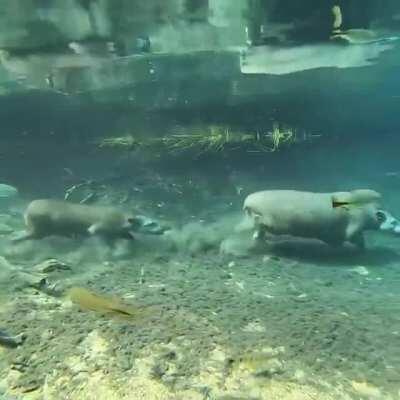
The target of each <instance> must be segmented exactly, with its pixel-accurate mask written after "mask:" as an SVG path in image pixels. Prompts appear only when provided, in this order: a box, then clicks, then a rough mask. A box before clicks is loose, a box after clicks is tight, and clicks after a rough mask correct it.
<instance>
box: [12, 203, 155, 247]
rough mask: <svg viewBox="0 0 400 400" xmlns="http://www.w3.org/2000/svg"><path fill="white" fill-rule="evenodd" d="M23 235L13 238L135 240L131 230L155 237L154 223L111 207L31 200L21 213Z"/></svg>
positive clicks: (17, 239) (18, 239)
mask: <svg viewBox="0 0 400 400" xmlns="http://www.w3.org/2000/svg"><path fill="white" fill-rule="evenodd" d="M24 219H25V225H26V232H25V233H24V234H23V235H22V236H20V237H17V238H15V239H14V241H16V242H17V241H22V240H26V239H41V238H44V237H47V236H51V235H56V236H66V237H75V236H80V235H83V236H93V235H99V236H102V237H104V238H107V239H118V238H122V239H134V236H133V234H132V231H136V232H143V233H152V234H158V233H160V232H159V230H157V229H156V227H155V226H154V225H156V223H155V222H154V221H152V220H150V219H148V218H146V217H144V216H140V215H137V216H135V215H131V214H126V213H124V212H122V211H121V210H119V209H117V208H114V207H102V206H93V205H83V204H76V203H71V202H68V201H63V200H52V199H42V200H34V201H32V202H31V203H30V204H29V205H28V207H27V209H26V211H25V214H24Z"/></svg>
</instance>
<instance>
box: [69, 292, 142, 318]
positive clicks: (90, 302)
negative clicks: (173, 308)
mask: <svg viewBox="0 0 400 400" xmlns="http://www.w3.org/2000/svg"><path fill="white" fill-rule="evenodd" d="M66 297H67V298H69V299H70V300H71V301H72V302H73V303H75V304H77V305H78V306H79V307H80V308H81V309H83V310H91V311H97V312H99V313H102V314H108V315H110V316H114V317H120V318H129V319H132V318H138V317H141V316H144V315H145V313H146V311H145V309H144V308H140V307H138V306H135V305H132V304H127V303H125V302H123V301H122V300H121V299H119V298H118V297H110V296H104V295H102V294H98V293H95V292H92V291H91V290H88V289H86V288H82V287H72V288H70V289H69V290H67V292H66Z"/></svg>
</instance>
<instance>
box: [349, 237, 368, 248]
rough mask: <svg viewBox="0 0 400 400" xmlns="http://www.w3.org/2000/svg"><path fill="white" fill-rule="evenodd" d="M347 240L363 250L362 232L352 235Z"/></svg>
mask: <svg viewBox="0 0 400 400" xmlns="http://www.w3.org/2000/svg"><path fill="white" fill-rule="evenodd" d="M349 242H350V243H352V244H354V245H355V246H356V247H357V248H358V249H359V250H365V239H364V235H363V234H362V233H359V234H358V235H354V236H353V237H352V238H351V239H350V240H349Z"/></svg>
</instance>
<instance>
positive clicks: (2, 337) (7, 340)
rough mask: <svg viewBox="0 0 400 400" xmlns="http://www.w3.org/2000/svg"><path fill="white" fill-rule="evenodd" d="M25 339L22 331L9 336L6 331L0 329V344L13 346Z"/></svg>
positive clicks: (18, 344)
mask: <svg viewBox="0 0 400 400" xmlns="http://www.w3.org/2000/svg"><path fill="white" fill-rule="evenodd" d="M25 339H26V335H25V334H24V333H20V334H19V335H16V336H11V335H9V334H8V333H7V332H6V331H4V330H2V329H0V346H4V347H10V348H15V347H18V346H20V345H21V344H22V343H24V341H25Z"/></svg>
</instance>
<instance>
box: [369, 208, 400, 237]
mask: <svg viewBox="0 0 400 400" xmlns="http://www.w3.org/2000/svg"><path fill="white" fill-rule="evenodd" d="M375 218H376V221H377V222H378V230H380V231H383V232H388V233H394V234H400V221H399V220H398V219H397V218H395V217H394V216H393V215H392V214H390V212H388V211H386V210H382V209H380V208H379V209H377V210H376V211H375Z"/></svg>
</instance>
